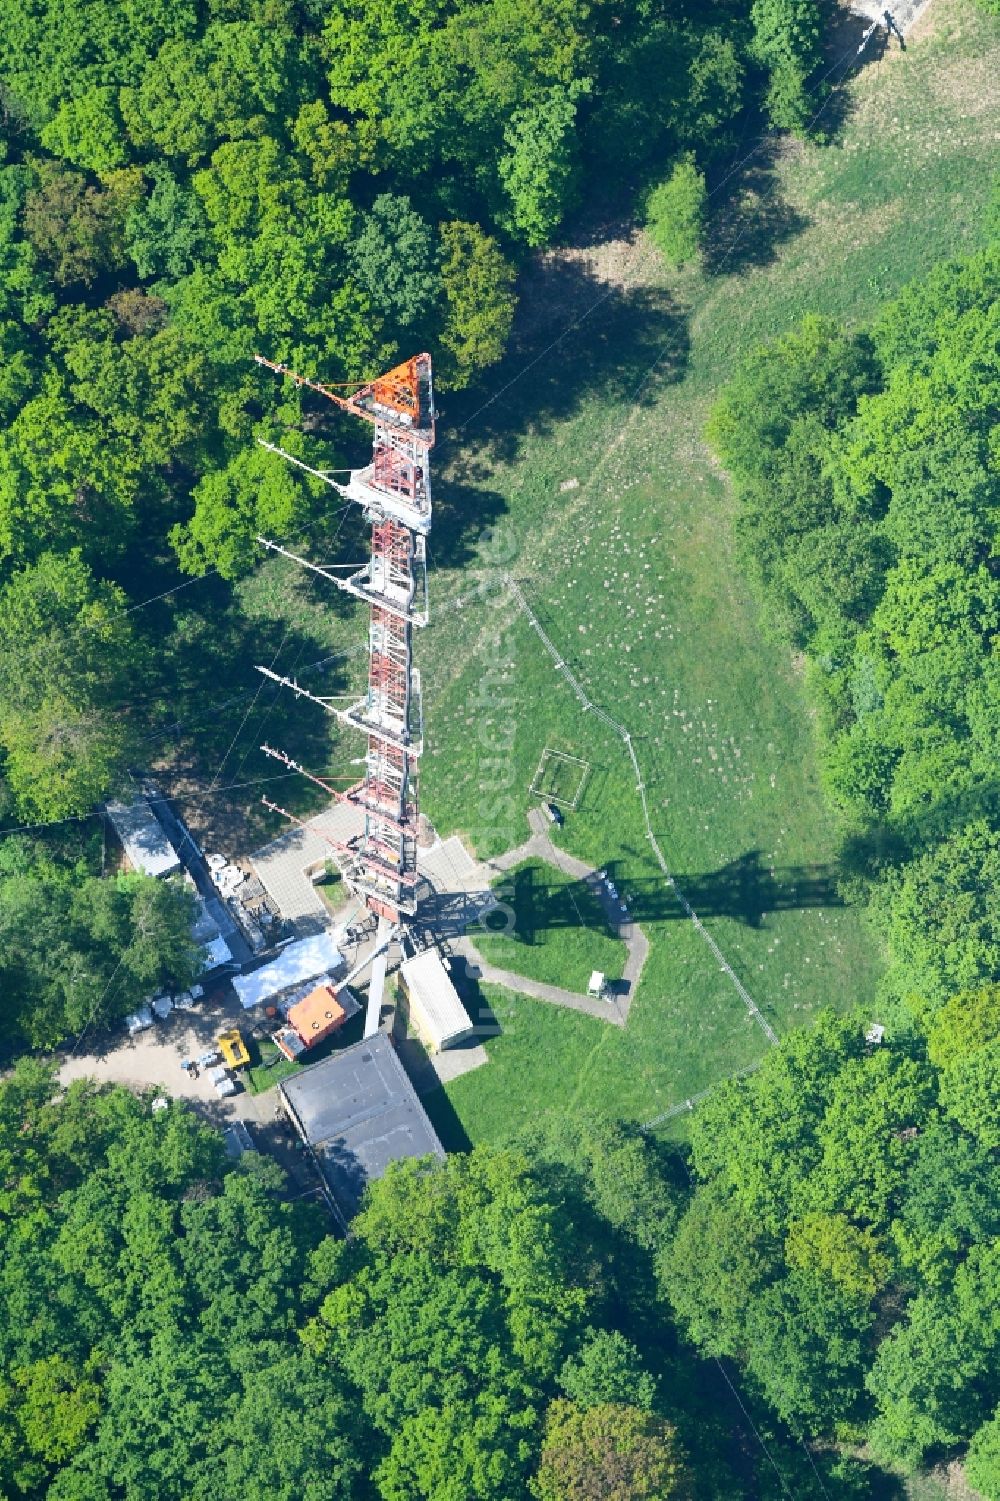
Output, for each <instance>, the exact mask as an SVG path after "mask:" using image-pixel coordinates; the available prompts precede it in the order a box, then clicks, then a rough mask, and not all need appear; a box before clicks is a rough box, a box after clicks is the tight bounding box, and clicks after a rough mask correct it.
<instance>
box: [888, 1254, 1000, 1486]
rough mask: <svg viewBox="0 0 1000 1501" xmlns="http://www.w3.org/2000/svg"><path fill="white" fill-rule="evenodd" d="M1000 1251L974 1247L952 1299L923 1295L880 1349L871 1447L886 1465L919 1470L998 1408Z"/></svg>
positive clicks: (959, 1274)
mask: <svg viewBox="0 0 1000 1501" xmlns="http://www.w3.org/2000/svg"><path fill="white" fill-rule="evenodd" d="M998 1256H1000V1251H998V1247H997V1245H996V1243H994V1244H992V1245H990V1246H979V1247H975V1248H974V1249H973V1250H972V1251H971V1252H970V1253H969V1256H968V1258H967V1260H966V1261H965V1262H964V1263H963V1265H962V1266H961V1267H959V1269H958V1271H957V1273H956V1275H955V1282H954V1288H953V1290H952V1291H950V1292H949V1293H946V1294H939V1295H931V1294H921V1295H920V1296H918V1297H917V1298H915V1299H914V1300H913V1302H912V1303H911V1304H910V1306H909V1309H908V1310H907V1319H906V1322H905V1323H903V1324H901V1325H899V1326H898V1327H897V1328H896V1329H895V1330H894V1331H893V1332H892V1334H891V1335H890V1336H889V1338H888V1339H886V1340H884V1341H883V1342H882V1344H881V1346H880V1347H879V1350H878V1354H877V1356H876V1358H875V1361H874V1364H873V1366H872V1369H871V1373H870V1375H869V1377H868V1385H869V1387H870V1389H871V1392H872V1394H873V1396H874V1397H875V1400H876V1402H877V1404H878V1409H879V1411H878V1416H877V1418H876V1419H875V1422H874V1424H873V1425H872V1429H871V1442H872V1447H873V1450H874V1451H875V1453H876V1454H877V1455H879V1456H881V1457H884V1458H886V1459H889V1460H892V1461H894V1462H898V1463H902V1464H904V1465H906V1466H908V1467H911V1468H912V1467H914V1466H916V1465H917V1464H918V1463H919V1462H920V1461H921V1460H922V1459H923V1457H924V1455H925V1454H926V1453H927V1452H928V1450H931V1449H935V1448H937V1447H939V1446H941V1445H950V1444H957V1443H961V1442H962V1441H963V1440H967V1439H968V1438H970V1437H971V1436H972V1434H973V1433H974V1432H975V1431H976V1429H977V1428H978V1427H979V1426H980V1425H981V1424H982V1423H983V1422H984V1421H985V1419H986V1418H987V1417H988V1415H989V1413H990V1412H991V1411H992V1408H993V1406H994V1404H995V1402H996V1400H997V1390H996V1356H997V1350H998V1347H1000V1279H998V1275H997V1274H998V1267H1000V1262H998Z"/></svg>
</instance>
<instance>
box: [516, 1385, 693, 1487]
mask: <svg viewBox="0 0 1000 1501" xmlns="http://www.w3.org/2000/svg"><path fill="white" fill-rule="evenodd" d="M687 1484H688V1476H687V1471H686V1467H685V1463H684V1458H683V1456H682V1454H681V1451H680V1447H679V1445H678V1443H677V1435H676V1432H675V1430H674V1429H673V1427H672V1426H671V1425H670V1424H669V1423H667V1422H665V1421H664V1420H663V1419H662V1418H658V1417H655V1416H654V1415H653V1414H652V1413H648V1412H643V1411H642V1410H641V1409H640V1408H638V1407H628V1406H623V1405H620V1404H617V1403H612V1402H608V1403H604V1404H603V1405H601V1406H597V1407H590V1408H587V1409H584V1410H581V1409H580V1408H578V1407H575V1406H574V1405H573V1403H572V1402H566V1401H563V1400H562V1399H561V1398H557V1400H556V1401H555V1402H553V1403H552V1404H551V1406H550V1407H549V1410H548V1415H547V1418H546V1425H545V1442H544V1444H543V1447H542V1461H541V1464H540V1466H539V1469H538V1474H537V1475H536V1477H535V1479H534V1481H533V1483H532V1493H533V1494H534V1495H535V1496H537V1497H538V1501H571V1498H572V1501H640V1498H642V1497H648V1498H649V1501H667V1498H669V1497H671V1496H681V1495H684V1494H685V1493H686V1491H687Z"/></svg>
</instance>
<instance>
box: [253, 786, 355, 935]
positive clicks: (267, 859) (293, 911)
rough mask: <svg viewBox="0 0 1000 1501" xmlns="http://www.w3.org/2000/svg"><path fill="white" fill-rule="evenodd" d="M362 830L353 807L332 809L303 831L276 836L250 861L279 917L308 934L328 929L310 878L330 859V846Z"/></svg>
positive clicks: (338, 805)
mask: <svg viewBox="0 0 1000 1501" xmlns="http://www.w3.org/2000/svg"><path fill="white" fill-rule="evenodd" d="M363 827H364V814H363V812H362V810H361V809H360V808H358V807H356V806H355V805H354V804H353V803H333V804H331V806H330V807H329V808H326V809H325V810H324V811H323V812H322V813H317V815H316V817H315V818H310V819H309V821H308V823H307V824H306V825H305V827H303V828H298V827H295V828H293V829H289V831H288V833H287V834H279V836H278V838H277V839H273V840H272V841H271V843H270V844H266V845H264V847H263V849H259V850H257V851H256V853H255V854H253V855H251V856H250V864H251V865H252V866H253V869H254V871H255V872H256V874H257V876H258V878H259V880H260V883H261V885H262V886H263V887H264V890H265V891H266V892H267V894H268V896H269V897H270V898H271V900H272V901H273V902H274V904H275V906H276V907H277V909H278V911H279V912H280V913H281V915H282V917H284V918H286V919H287V920H288V921H289V922H293V923H295V925H296V927H297V929H299V931H301V932H306V931H308V930H309V928H310V927H316V926H319V927H327V926H329V914H328V912H327V908H326V904H325V903H324V901H323V898H322V897H321V896H320V894H319V892H318V891H317V890H316V887H315V886H314V885H313V883H312V880H311V878H310V872H311V871H313V870H316V869H317V868H322V866H323V865H324V864H325V862H326V861H327V860H330V859H332V858H333V853H334V852H333V850H332V848H331V846H330V844H329V840H331V839H332V840H334V841H335V842H337V843H345V842H346V841H347V840H348V839H352V838H353V837H354V836H355V835H356V834H360V832H361V830H362V828H363Z"/></svg>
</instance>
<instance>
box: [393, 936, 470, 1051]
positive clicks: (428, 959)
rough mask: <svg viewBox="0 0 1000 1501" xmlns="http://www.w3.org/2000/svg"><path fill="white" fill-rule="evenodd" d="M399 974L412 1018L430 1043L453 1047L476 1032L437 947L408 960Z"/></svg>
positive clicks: (436, 1045)
mask: <svg viewBox="0 0 1000 1501" xmlns="http://www.w3.org/2000/svg"><path fill="white" fill-rule="evenodd" d="M399 976H400V982H401V984H402V987H403V994H404V996H405V998H406V1001H407V1004H408V1006H409V1012H410V1020H411V1021H412V1022H413V1025H414V1026H415V1027H416V1029H417V1031H418V1032H419V1033H420V1036H421V1038H422V1040H423V1041H424V1043H425V1044H426V1045H427V1046H428V1047H430V1048H432V1049H434V1050H435V1051H436V1050H437V1049H439V1048H452V1047H454V1046H455V1045H456V1043H459V1042H465V1041H466V1039H467V1038H469V1037H471V1036H472V1035H473V1031H474V1028H473V1026H472V1022H471V1021H470V1020H469V1013H468V1012H467V1011H466V1009H465V1007H464V1006H463V1005H462V1002H461V1001H460V1000H459V998H458V992H457V991H456V989H455V987H454V985H453V984H452V982H451V976H450V975H449V973H448V971H447V969H446V967H445V963H444V960H443V959H442V958H441V955H440V954H439V953H438V951H437V949H434V948H428V949H424V951H423V952H422V953H420V954H415V955H414V957H413V958H412V959H407V960H405V961H404V963H403V964H401V965H400V969H399Z"/></svg>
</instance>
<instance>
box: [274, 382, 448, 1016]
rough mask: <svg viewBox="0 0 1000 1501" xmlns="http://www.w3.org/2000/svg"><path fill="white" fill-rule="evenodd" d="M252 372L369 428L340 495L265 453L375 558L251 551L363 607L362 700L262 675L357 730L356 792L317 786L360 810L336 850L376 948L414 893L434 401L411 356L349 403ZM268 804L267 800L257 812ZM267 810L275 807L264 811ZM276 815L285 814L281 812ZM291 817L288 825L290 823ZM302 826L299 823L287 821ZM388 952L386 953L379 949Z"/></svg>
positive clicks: (412, 907) (322, 389)
mask: <svg viewBox="0 0 1000 1501" xmlns="http://www.w3.org/2000/svg"><path fill="white" fill-rule="evenodd" d="M255 359H256V360H257V363H258V364H259V365H264V366H266V368H267V369H268V370H273V371H274V372H275V373H276V374H278V375H283V376H287V377H288V379H289V380H293V381H294V382H295V383H296V385H300V386H308V387H309V388H310V389H311V390H313V391H318V392H319V393H320V395H322V396H325V397H326V398H327V399H328V400H329V401H332V402H334V404H335V405H337V406H339V407H341V408H342V409H343V410H344V411H346V412H350V413H352V414H353V415H354V416H356V417H363V418H364V419H365V420H366V421H368V422H371V423H372V424H373V426H374V429H375V433H374V440H373V445H372V462H371V463H370V464H369V465H368V466H367V467H366V468H364V469H353V470H351V471H350V478H349V480H348V483H347V484H346V485H345V484H342V483H341V482H339V481H338V480H336V479H334V478H333V477H332V476H331V475H330V474H328V473H325V472H324V471H322V470H319V469H313V468H311V467H310V466H309V465H308V464H305V463H303V461H302V460H301V459H297V458H296V457H295V455H294V454H290V453H287V452H286V451H285V450H284V449H282V448H277V447H276V446H275V445H274V444H272V443H264V442H263V440H261V439H258V442H261V444H262V446H263V447H264V448H267V449H270V450H271V452H273V453H279V454H281V456H282V457H283V458H285V459H287V460H288V461H289V462H290V463H292V464H295V465H296V466H297V467H298V468H300V469H304V470H306V471H307V473H309V474H313V475H315V476H316V477H317V478H319V479H321V480H323V482H324V483H325V484H328V485H330V486H331V488H333V489H334V490H337V491H338V492H339V493H340V494H341V495H343V496H344V497H345V498H346V499H347V500H352V501H356V502H357V504H358V505H360V506H362V507H363V509H364V512H365V515H366V517H367V518H368V519H369V520H370V521H371V526H372V542H371V557H370V559H369V561H368V563H367V564H366V565H365V566H364V567H363V568H361V569H359V570H358V571H357V572H355V573H353V574H351V575H350V576H349V577H347V578H344V577H341V576H338V575H336V574H333V573H331V572H328V571H327V570H326V569H325V568H321V567H319V566H318V565H317V564H314V563H310V562H308V561H307V560H306V559H305V558H300V557H297V556H296V555H295V554H294V553H291V552H289V551H288V550H287V549H286V548H283V547H279V546H278V544H277V543H275V542H272V541H270V540H268V539H267V538H266V537H260V538H259V539H258V540H259V541H260V542H261V543H263V545H264V546H265V547H268V548H270V549H271V551H273V552H279V553H282V554H283V555H284V556H285V557H288V558H292V559H293V560H294V561H295V562H297V563H299V564H301V565H302V566H303V567H306V568H310V569H311V570H312V571H313V572H316V573H319V574H321V575H322V576H323V577H324V578H325V579H328V580H329V581H330V582H331V583H333V584H335V585H336V586H337V588H338V589H343V590H345V591H346V592H347V593H349V594H354V595H356V596H357V597H358V598H359V599H363V600H366V601H367V603H368V608H369V625H368V641H369V660H368V691H367V693H366V694H365V697H364V698H363V699H361V700H359V701H358V702H357V703H354V704H352V705H350V707H348V708H340V707H337V706H336V705H335V704H334V703H333V702H332V700H330V699H328V698H322V697H320V696H318V695H316V694H312V693H308V692H307V691H306V690H305V689H304V688H300V687H299V685H298V683H296V682H295V681H294V679H291V678H287V677H281V676H279V675H278V674H277V673H274V672H272V671H271V670H270V669H268V668H264V667H259V668H258V671H259V672H262V673H264V675H265V676H266V677H269V678H272V679H273V680H274V681H275V682H278V683H280V684H282V686H284V687H287V688H291V689H292V690H293V692H295V693H296V694H299V695H300V696H302V697H305V698H310V699H312V700H313V702H315V703H319V704H320V705H321V706H322V707H323V708H324V709H326V710H327V712H328V713H331V714H335V715H337V717H338V718H339V719H341V720H343V721H344V723H346V724H349V725H353V726H354V728H355V729H357V730H360V731H361V732H362V734H364V735H365V736H366V737H367V742H368V749H367V754H366V758H365V776H364V779H363V781H361V782H359V783H358V784H357V785H356V786H354V787H351V788H349V789H348V790H347V791H346V792H334V789H333V788H331V787H328V786H327V784H326V783H325V782H321V781H320V779H319V778H316V777H313V778H312V780H313V781H316V782H318V783H319V785H320V786H322V787H324V788H325V790H327V791H329V792H331V793H333V795H334V796H335V797H338V798H340V799H344V800H347V801H350V802H353V803H355V804H357V805H358V806H359V807H361V808H362V809H363V810H364V816H365V822H364V830H363V832H362V833H361V834H360V835H359V836H358V837H357V838H356V839H354V840H352V841H351V842H350V843H349V844H346V845H334V849H335V853H336V854H337V857H338V863H339V864H340V867H341V870H342V871H343V875H344V879H345V880H346V881H347V883H348V885H349V886H350V887H351V889H352V890H353V891H354V892H355V893H356V895H357V896H358V897H359V898H360V899H361V900H362V901H363V902H364V903H365V905H366V906H367V907H368V908H369V910H370V911H372V912H373V913H375V915H376V916H377V917H378V919H379V924H380V931H379V941H380V942H381V941H383V940H384V942H385V943H387V941H388V939H387V936H386V935H387V932H388V930H389V929H390V927H391V928H395V927H397V926H398V925H399V923H400V921H401V919H402V918H403V916H412V915H413V914H414V913H415V911H416V882H417V781H416V763H417V760H418V758H419V756H420V754H421V751H422V750H423V714H422V707H421V696H420V674H419V672H418V671H417V670H416V669H415V668H414V666H413V653H412V631H413V627H414V626H415V625H417V626H422V625H426V624H427V619H428V610H427V562H426V540H425V539H426V536H427V533H428V532H429V531H430V529H431V484H430V463H429V457H430V450H431V448H432V447H433V444H434V390H433V380H432V373H431V357H430V355H429V354H418V355H414V356H413V358H412V359H409V360H407V361H405V363H404V364H402V365H397V366H396V368H395V369H393V370H390V371H388V373H387V374H385V375H382V376H379V377H378V378H377V379H375V380H372V381H369V382H367V383H365V384H363V385H361V386H360V388H359V389H358V390H356V391H354V392H353V393H352V394H351V395H341V394H340V393H339V392H336V391H333V390H331V389H330V388H329V387H328V386H324V385H321V384H320V383H319V382H317V381H312V380H307V379H306V378H305V377H304V376H301V375H297V374H296V373H295V372H294V371H293V370H289V369H288V368H287V367H286V366H284V365H279V364H276V363H275V362H273V361H272V360H267V359H264V358H263V356H262V355H256V356H255ZM263 749H264V750H265V751H266V753H267V754H268V755H271V756H274V757H276V759H278V760H281V761H283V762H284V764H285V765H287V766H289V767H290V768H292V769H294V770H301V771H303V772H304V774H305V775H306V776H309V773H308V772H305V769H304V768H302V767H299V766H298V765H297V764H296V763H295V762H293V761H292V760H291V759H290V758H288V757H286V756H284V755H283V754H282V753H281V752H279V751H273V750H272V749H271V748H270V747H263ZM266 801H267V800H266V799H265V802H266ZM268 806H269V807H273V806H274V805H273V804H270V803H268ZM276 811H279V812H284V811H285V810H284V809H277V810H276ZM286 816H289V815H286ZM294 821H295V822H298V820H294ZM383 946H384V944H383ZM383 973H384V964H383V965H382V966H381V967H380V966H379V965H377V964H376V965H375V967H374V970H373V980H372V985H371V987H370V990H369V1026H367V1027H366V1035H368V1032H369V1029H370V1028H371V1030H374V1028H373V1027H371V1019H372V1014H373V1009H374V1015H375V1022H374V1027H377V1025H378V1021H377V1016H378V1003H379V1002H380V1001H381V984H378V986H377V989H378V995H377V997H375V996H373V994H372V992H373V991H375V990H376V979H375V975H376V974H379V975H381V974H383Z"/></svg>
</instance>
